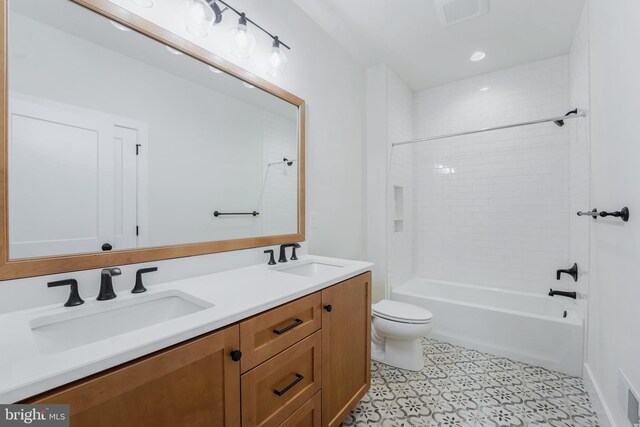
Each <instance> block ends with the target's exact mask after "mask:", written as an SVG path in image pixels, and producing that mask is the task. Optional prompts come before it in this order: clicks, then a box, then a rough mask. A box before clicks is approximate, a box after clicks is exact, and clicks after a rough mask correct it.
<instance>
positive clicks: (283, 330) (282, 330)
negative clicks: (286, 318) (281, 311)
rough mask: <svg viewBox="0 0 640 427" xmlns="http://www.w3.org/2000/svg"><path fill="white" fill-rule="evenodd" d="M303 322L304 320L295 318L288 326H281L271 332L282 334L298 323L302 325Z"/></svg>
mask: <svg viewBox="0 0 640 427" xmlns="http://www.w3.org/2000/svg"><path fill="white" fill-rule="evenodd" d="M303 323H304V321H302V320H300V319H296V321H295V322H293V323H292V324H290V325H289V326H287V327H286V328H282V329H280V330H278V329H274V330H273V333H274V334H276V335H281V334H284V333H285V332H287V331H290V330H291V329H293V328H295V327H296V326H298V325H302V324H303Z"/></svg>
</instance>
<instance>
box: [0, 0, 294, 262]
mask: <svg viewBox="0 0 640 427" xmlns="http://www.w3.org/2000/svg"><path fill="white" fill-rule="evenodd" d="M8 21H9V27H8V29H9V30H8V107H9V109H8V125H9V133H8V141H7V144H8V182H9V186H8V220H9V226H8V231H9V242H8V243H9V244H8V248H9V258H10V259H22V258H33V257H46V256H59V255H69V254H80V253H92V252H101V251H108V250H113V251H118V250H125V249H136V248H150V247H160V246H173V245H184V244H192V243H203V242H215V241H225V240H234V239H246V238H253V237H262V236H279V235H289V234H296V233H298V232H299V230H298V223H299V222H298V197H299V192H298V190H299V189H298V183H299V176H298V174H299V167H298V166H299V164H298V155H299V128H300V125H299V123H298V117H299V113H298V107H297V106H296V105H293V104H291V103H289V102H287V101H285V100H283V99H281V98H279V97H277V96H275V95H273V94H271V93H269V92H266V91H263V90H261V89H259V88H257V87H253V86H252V87H248V86H250V85H245V84H243V83H244V82H243V81H242V80H239V79H237V78H235V77H233V76H231V75H228V74H226V73H219V72H216V71H218V70H217V69H215V68H212V67H210V64H206V63H204V62H201V61H199V60H197V59H194V58H192V57H190V56H188V55H186V54H175V52H176V51H173V52H171V51H170V50H169V49H167V46H165V45H164V44H162V43H159V42H157V41H155V40H153V39H151V38H149V37H147V36H144V35H142V34H140V33H138V32H136V31H131V30H127V28H126V27H123V26H122V25H120V24H118V25H114V22H113V21H110V20H109V19H107V18H106V17H103V16H102V15H99V14H97V13H94V12H92V11H89V10H88V9H86V8H84V7H82V6H80V5H77V4H75V3H73V2H71V1H69V0H46V1H45V0H10V1H9V15H8ZM123 30H127V31H123ZM178 53H179V52H178ZM214 212H217V213H218V215H214Z"/></svg>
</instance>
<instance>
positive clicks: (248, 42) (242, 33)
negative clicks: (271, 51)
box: [231, 19, 256, 59]
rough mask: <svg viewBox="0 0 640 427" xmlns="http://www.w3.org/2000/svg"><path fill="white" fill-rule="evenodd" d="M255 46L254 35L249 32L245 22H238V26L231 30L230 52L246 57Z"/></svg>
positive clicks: (242, 57) (238, 56) (241, 57)
mask: <svg viewBox="0 0 640 427" xmlns="http://www.w3.org/2000/svg"><path fill="white" fill-rule="evenodd" d="M241 21H242V19H241ZM255 47H256V37H255V36H254V35H253V34H251V31H249V29H248V28H247V24H245V23H242V22H240V23H238V26H237V27H236V28H234V29H232V30H231V54H232V55H233V56H235V57H236V58H240V59H244V58H248V57H249V55H251V52H253V48H255Z"/></svg>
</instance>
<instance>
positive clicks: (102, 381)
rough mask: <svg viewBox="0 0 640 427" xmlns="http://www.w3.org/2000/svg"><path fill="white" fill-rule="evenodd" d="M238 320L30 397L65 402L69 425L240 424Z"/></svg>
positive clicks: (37, 400) (235, 426) (226, 426)
mask: <svg viewBox="0 0 640 427" xmlns="http://www.w3.org/2000/svg"><path fill="white" fill-rule="evenodd" d="M238 348H239V328H238V326H237V325H235V326H231V327H228V328H225V329H222V330H220V331H218V332H214V333H211V334H208V335H205V336H203V337H200V338H196V339H193V340H191V341H187V342H186V343H182V344H179V345H177V346H174V347H172V348H170V349H167V350H163V351H160V352H158V353H156V354H153V355H150V356H147V357H144V358H142V359H138V360H136V361H133V362H130V363H128V364H125V365H123V366H118V367H116V368H113V369H111V370H109V371H106V372H103V373H99V374H96V375H94V376H93V377H89V378H85V379H83V380H80V381H78V382H76V383H73V384H70V385H67V386H64V387H62V388H60V389H57V390H54V391H53V392H49V393H46V394H43V395H40V396H36V397H35V398H32V399H29V403H35V404H40V403H65V404H69V405H70V407H69V410H70V414H69V415H70V417H71V420H70V421H71V422H70V424H71V426H73V427H128V426H131V427H143V426H174V427H178V426H191V427H197V426H221V427H222V426H224V427H238V426H240V363H238V362H234V361H233V360H232V358H231V356H230V354H231V352H232V351H234V350H237V349H238Z"/></svg>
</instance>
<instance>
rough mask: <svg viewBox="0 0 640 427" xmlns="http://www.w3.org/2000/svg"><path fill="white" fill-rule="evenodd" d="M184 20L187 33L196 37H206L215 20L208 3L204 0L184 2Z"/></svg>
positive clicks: (186, 0) (187, 0)
mask: <svg viewBox="0 0 640 427" xmlns="http://www.w3.org/2000/svg"><path fill="white" fill-rule="evenodd" d="M184 5H185V7H184V20H185V24H186V26H187V31H188V32H189V33H191V34H193V35H194V36H196V37H207V34H209V30H210V29H211V26H212V25H213V22H214V20H215V19H216V14H215V13H214V12H213V9H212V8H211V6H209V3H207V2H206V1H205V0H185V3H184Z"/></svg>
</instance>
